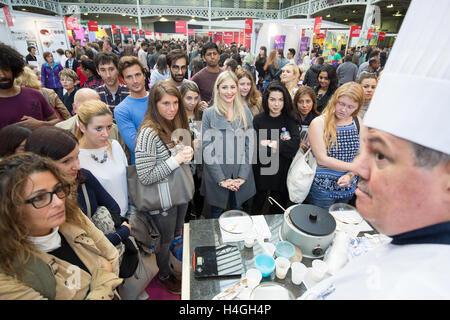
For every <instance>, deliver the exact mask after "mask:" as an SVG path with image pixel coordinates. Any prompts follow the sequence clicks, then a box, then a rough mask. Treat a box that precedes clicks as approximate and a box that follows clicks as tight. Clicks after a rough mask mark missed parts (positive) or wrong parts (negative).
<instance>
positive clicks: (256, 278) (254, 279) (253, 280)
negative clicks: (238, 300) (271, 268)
mask: <svg viewBox="0 0 450 320" xmlns="http://www.w3.org/2000/svg"><path fill="white" fill-rule="evenodd" d="M245 277H246V278H247V286H248V287H249V288H251V289H253V288H255V287H256V286H257V285H258V284H259V283H260V282H261V279H262V274H261V271H259V270H258V269H255V268H252V269H248V270H247V273H246V274H245Z"/></svg>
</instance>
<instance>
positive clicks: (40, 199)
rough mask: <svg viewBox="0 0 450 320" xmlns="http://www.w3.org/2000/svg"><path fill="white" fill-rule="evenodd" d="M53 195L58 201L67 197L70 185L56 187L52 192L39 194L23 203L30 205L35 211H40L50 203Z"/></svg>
mask: <svg viewBox="0 0 450 320" xmlns="http://www.w3.org/2000/svg"><path fill="white" fill-rule="evenodd" d="M54 194H56V196H57V197H58V198H59V199H63V198H65V197H67V196H68V195H69V194H70V184H66V185H58V186H57V187H56V188H55V190H53V191H52V192H44V193H41V194H40V195H37V196H35V197H33V198H31V199H28V200H26V201H25V203H27V204H28V203H30V204H31V205H32V206H33V207H34V208H35V209H41V208H44V207H46V206H48V205H49V204H50V203H52V200H53V195H54Z"/></svg>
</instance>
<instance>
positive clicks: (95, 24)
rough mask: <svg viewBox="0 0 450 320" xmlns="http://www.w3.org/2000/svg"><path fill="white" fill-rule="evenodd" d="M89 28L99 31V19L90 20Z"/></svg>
mask: <svg viewBox="0 0 450 320" xmlns="http://www.w3.org/2000/svg"><path fill="white" fill-rule="evenodd" d="M88 29H89V31H98V22H97V21H89V22H88Z"/></svg>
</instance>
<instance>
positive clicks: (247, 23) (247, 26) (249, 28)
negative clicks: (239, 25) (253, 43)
mask: <svg viewBox="0 0 450 320" xmlns="http://www.w3.org/2000/svg"><path fill="white" fill-rule="evenodd" d="M252 31H253V19H245V34H252Z"/></svg>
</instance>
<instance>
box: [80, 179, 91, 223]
mask: <svg viewBox="0 0 450 320" xmlns="http://www.w3.org/2000/svg"><path fill="white" fill-rule="evenodd" d="M81 189H83V195H84V200H85V201H86V209H87V216H88V218H89V220H90V219H91V218H92V213H91V202H90V201H89V195H88V193H87V189H86V184H84V183H83V184H82V185H81Z"/></svg>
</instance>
